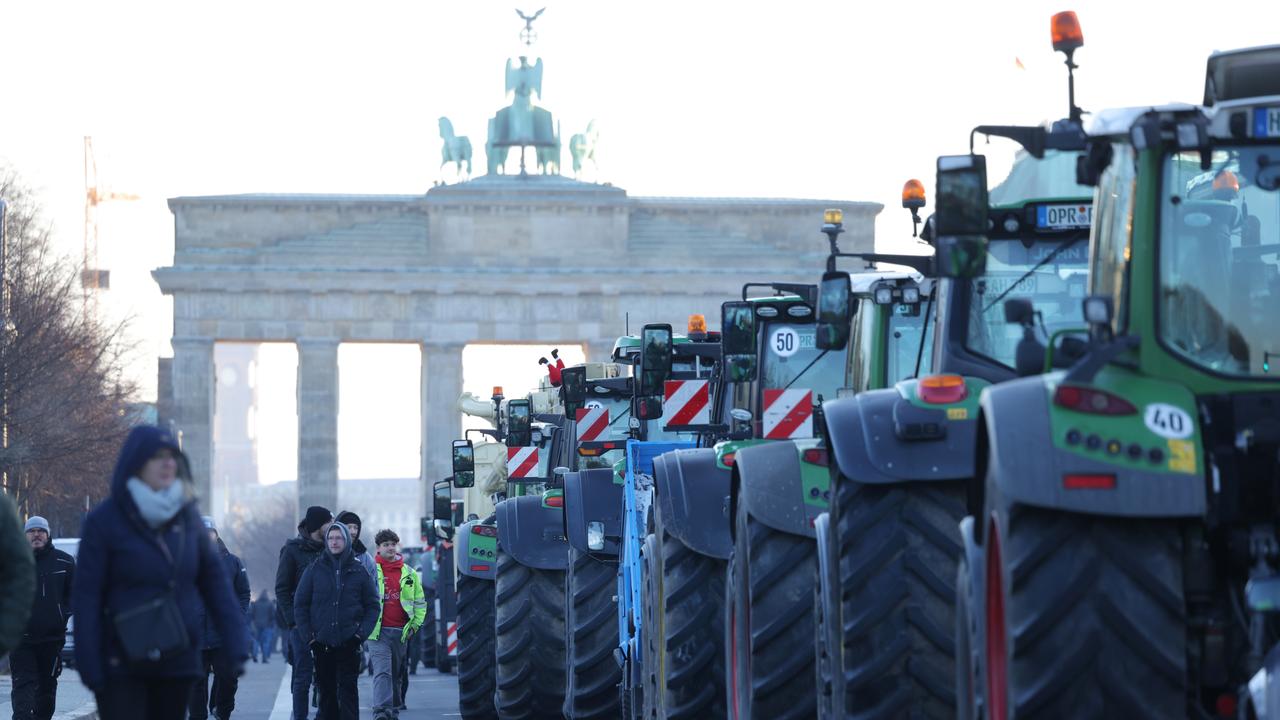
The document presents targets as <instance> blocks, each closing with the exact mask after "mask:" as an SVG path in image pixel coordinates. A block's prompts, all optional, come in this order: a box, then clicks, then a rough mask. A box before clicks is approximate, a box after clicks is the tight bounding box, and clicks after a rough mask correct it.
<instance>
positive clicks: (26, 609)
mask: <svg viewBox="0 0 1280 720" xmlns="http://www.w3.org/2000/svg"><path fill="white" fill-rule="evenodd" d="M35 591H36V559H35V556H33V555H32V554H31V544H30V543H29V542H27V539H26V538H25V537H23V534H22V520H20V519H19V518H18V511H17V509H16V508H15V507H14V506H13V501H12V500H10V499H9V495H8V494H7V493H3V492H0V658H3V657H4V656H5V655H8V654H9V651H10V650H12V649H14V648H15V647H17V646H18V643H20V642H22V634H23V633H24V632H26V631H27V619H28V618H30V617H31V596H32V595H34V594H35Z"/></svg>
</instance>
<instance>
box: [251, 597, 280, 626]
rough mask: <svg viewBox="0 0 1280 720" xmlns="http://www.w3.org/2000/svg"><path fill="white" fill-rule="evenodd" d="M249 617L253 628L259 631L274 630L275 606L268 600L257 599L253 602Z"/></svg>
mask: <svg viewBox="0 0 1280 720" xmlns="http://www.w3.org/2000/svg"><path fill="white" fill-rule="evenodd" d="M249 616H250V618H251V619H252V620H253V626H254V627H255V628H257V629H259V630H266V629H267V628H275V626H276V604H275V602H274V601H272V600H270V599H268V598H258V599H257V600H254V601H253V609H252V610H250V611H249Z"/></svg>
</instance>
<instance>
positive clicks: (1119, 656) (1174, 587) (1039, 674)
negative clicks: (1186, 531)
mask: <svg viewBox="0 0 1280 720" xmlns="http://www.w3.org/2000/svg"><path fill="white" fill-rule="evenodd" d="M993 494H994V493H993V491H992V488H991V483H988V510H989V514H988V515H987V518H986V523H987V532H986V538H985V542H984V543H983V548H984V550H985V551H986V553H987V561H986V573H985V576H986V592H985V607H984V619H985V632H984V635H985V642H984V647H983V657H982V668H983V670H984V676H985V684H986V693H985V698H984V699H985V700H986V704H987V712H988V714H989V716H990V717H991V718H993V719H994V720H1006V718H1013V717H1018V718H1033V717H1057V716H1060V715H1061V714H1062V712H1063V711H1064V709H1065V708H1070V714H1071V716H1072V717H1075V718H1112V717H1126V718H1170V717H1185V716H1186V715H1187V713H1188V711H1189V708H1188V707H1187V687H1186V685H1187V676H1186V672H1187V670H1186V669H1187V628H1186V609H1185V604H1184V599H1183V585H1182V560H1183V558H1182V554H1183V553H1182V546H1183V542H1182V530H1181V528H1180V527H1179V524H1178V522H1177V521H1174V520H1165V519H1150V520H1148V519H1140V518H1128V517H1125V518H1120V517H1104V516H1096V515H1083V514H1079V513H1070V512H1064V511H1056V510H1046V509H1041V508H1033V507H1029V506H1026V505H1018V504H1015V503H1010V502H1006V501H1004V500H1003V499H1002V498H999V497H991V496H992V495H993Z"/></svg>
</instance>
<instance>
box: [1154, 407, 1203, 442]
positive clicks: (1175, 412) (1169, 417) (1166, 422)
mask: <svg viewBox="0 0 1280 720" xmlns="http://www.w3.org/2000/svg"><path fill="white" fill-rule="evenodd" d="M1142 420H1143V422H1144V423H1146V425H1147V429H1148V430H1150V431H1151V432H1153V433H1155V434H1157V435H1159V436H1160V437H1162V438H1168V439H1170V440H1182V439H1185V438H1189V437H1191V435H1192V434H1193V433H1195V431H1196V428H1195V424H1194V423H1193V422H1192V420H1191V415H1189V414H1188V413H1187V411H1186V410H1183V409H1182V408H1180V407H1177V406H1175V405H1168V404H1165V403H1151V404H1150V405H1148V406H1147V410H1146V414H1145V415H1144V416H1143V418H1142Z"/></svg>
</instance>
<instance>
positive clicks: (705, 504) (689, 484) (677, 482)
mask: <svg viewBox="0 0 1280 720" xmlns="http://www.w3.org/2000/svg"><path fill="white" fill-rule="evenodd" d="M653 480H654V484H655V485H656V487H657V495H658V501H657V504H656V505H657V508H656V509H657V512H658V518H659V520H660V521H661V523H662V528H663V529H664V530H666V531H667V532H669V533H671V534H672V535H673V536H675V537H676V538H677V539H679V540H680V542H682V543H684V544H685V545H687V546H688V547H689V548H690V549H692V550H693V551H694V552H696V553H699V554H701V555H708V556H710V557H714V558H719V559H721V560H728V559H729V553H730V551H731V550H733V536H732V535H731V533H730V528H729V515H728V510H727V502H726V501H727V499H728V497H729V471H728V470H725V469H723V468H720V467H718V466H717V465H716V451H715V450H714V449H712V448H695V449H690V450H676V451H674V452H669V453H666V454H663V455H660V456H658V457H657V458H655V459H654V461H653Z"/></svg>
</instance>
